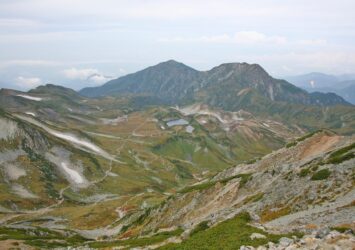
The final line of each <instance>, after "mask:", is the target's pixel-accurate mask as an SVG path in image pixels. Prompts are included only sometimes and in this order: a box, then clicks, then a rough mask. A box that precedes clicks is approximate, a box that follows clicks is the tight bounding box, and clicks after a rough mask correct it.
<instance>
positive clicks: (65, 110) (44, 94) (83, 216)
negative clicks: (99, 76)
mask: <svg viewBox="0 0 355 250" xmlns="http://www.w3.org/2000/svg"><path fill="white" fill-rule="evenodd" d="M133 85H134V87H133ZM354 130H355V109H354V106H352V105H351V104H349V103H347V102H346V101H344V100H343V99H342V98H341V97H339V96H336V95H327V94H320V95H319V96H314V95H310V94H308V93H307V92H305V91H303V90H301V89H299V88H297V87H295V86H293V85H292V84H290V83H288V82H286V81H284V80H278V79H274V78H272V77H271V76H270V75H268V74H267V73H266V71H265V70H264V69H262V68H261V67H260V66H259V65H255V64H253V65H249V64H245V63H243V64H223V65H221V66H218V67H215V68H213V69H211V70H210V71H206V72H201V71H196V70H194V69H192V68H190V67H188V66H186V65H183V64H181V63H177V62H175V61H168V62H164V63H161V64H158V65H156V66H152V67H149V68H147V69H145V70H142V71H140V72H137V73H134V74H130V75H127V76H124V77H122V78H118V79H116V80H112V81H111V82H108V83H106V84H104V85H103V86H101V87H96V89H83V90H82V91H80V92H76V91H74V90H71V89H68V88H64V87H61V86H57V85H53V84H47V85H44V86H40V87H37V88H35V89H32V90H30V91H28V92H21V91H16V90H11V89H1V90H0V168H1V171H0V185H1V190H0V224H1V227H0V232H1V233H0V234H1V235H0V240H1V242H2V243H3V244H10V245H11V244H14V245H13V246H16V245H17V246H23V247H26V248H25V249H36V248H48V249H53V248H59V249H60V248H66V247H77V248H78V249H81V248H82V249H90V248H93V249H95V248H107V249H111V248H114V247H119V249H155V248H159V249H218V247H219V246H218V245H215V244H216V240H215V239H216V237H217V238H218V237H226V238H227V239H228V240H227V241H226V243H225V245H224V246H223V249H239V248H240V247H242V246H251V247H257V246H261V245H265V244H268V243H272V244H277V242H279V240H280V239H282V238H285V237H286V238H292V237H293V236H294V237H293V238H292V239H293V241H294V242H296V241H297V240H301V239H302V237H304V235H307V234H310V233H313V232H315V231H316V230H321V229H323V228H324V227H325V226H326V227H327V228H342V229H344V230H342V232H339V234H340V233H344V231H351V230H352V232H353V231H354V230H355V228H354V222H353V219H354V215H355V211H354V195H355V194H354V174H355V173H354V170H355V168H354V166H355V162H354V154H355V148H354ZM225 232H229V233H228V234H225ZM233 234H238V235H240V238H237V239H235V238H233V237H234V236H232V235H233ZM252 235H253V237H252V238H255V237H256V238H255V240H253V239H251V238H250V237H251V236H252ZM260 235H262V236H260ZM258 237H259V238H258ZM324 237H325V236H324ZM339 237H340V236H339ZM344 237H345V236H344ZM346 237H348V238H349V241H351V240H353V238H354V237H353V234H350V236H349V235H348V234H347V235H346ZM296 239H297V240H296ZM218 244H220V243H218ZM290 244H291V243H290ZM344 244H345V243H344Z"/></svg>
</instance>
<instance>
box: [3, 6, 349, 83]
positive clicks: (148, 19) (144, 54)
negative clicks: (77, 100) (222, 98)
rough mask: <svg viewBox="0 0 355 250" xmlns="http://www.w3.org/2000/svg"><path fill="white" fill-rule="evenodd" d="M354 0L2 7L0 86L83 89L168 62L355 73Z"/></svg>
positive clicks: (282, 73) (283, 71)
mask: <svg viewBox="0 0 355 250" xmlns="http://www.w3.org/2000/svg"><path fill="white" fill-rule="evenodd" d="M354 10H355V1H354V0H337V1H334V0H331V1H330V0H312V1H309V0H287V1H286V0H252V1H251V0H248V1H247V0H231V1H229V0H218V1H217V0H215V1H210V0H201V1H200V0H179V1H177V0H175V1H169V0H129V1H123V0H96V1H93V0H47V1H46V0H1V1H0V87H1V88H5V87H6V88H15V89H19V90H28V89H31V88H34V87H36V86H38V85H41V84H46V83H54V84H59V85H64V86H67V87H71V88H73V89H76V90H78V89H81V88H82V87H85V86H97V85H101V84H103V83H105V82H107V81H108V80H110V79H113V78H117V77H119V76H122V75H125V74H128V73H133V72H136V71H138V70H141V69H143V68H145V67H148V66H151V65H154V64H157V63H159V62H162V61H167V60H170V59H174V60H177V61H180V62H183V63H184V64H186V65H189V66H191V67H193V68H195V69H198V70H209V69H211V68H212V67H214V66H217V65H219V64H222V63H227V62H248V63H258V64H260V65H261V66H262V67H264V68H265V69H266V70H267V71H268V72H269V73H270V74H271V75H273V76H275V77H283V76H289V75H298V74H303V73H309V72H324V73H328V74H350V73H352V74H353V73H355V44H354V41H355V15H354Z"/></svg>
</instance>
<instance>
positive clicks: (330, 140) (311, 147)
mask: <svg viewBox="0 0 355 250" xmlns="http://www.w3.org/2000/svg"><path fill="white" fill-rule="evenodd" d="M340 138H341V137H340V136H334V135H333V136H327V135H322V136H321V137H320V138H319V139H318V138H317V140H316V141H315V142H313V143H312V144H310V143H308V146H307V147H305V148H304V149H303V151H302V152H301V154H300V157H301V159H306V158H310V157H314V156H316V155H319V154H323V153H324V152H326V151H328V150H329V149H331V148H332V147H333V146H335V145H336V144H337V143H338V142H339V141H340Z"/></svg>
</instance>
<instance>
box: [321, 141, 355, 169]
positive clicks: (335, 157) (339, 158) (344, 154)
mask: <svg viewBox="0 0 355 250" xmlns="http://www.w3.org/2000/svg"><path fill="white" fill-rule="evenodd" d="M354 149H355V143H353V144H351V145H349V146H346V147H343V148H341V149H339V150H337V151H335V152H333V153H331V154H330V155H329V158H328V159H327V160H326V162H325V163H330V164H338V163H342V162H343V161H347V160H350V159H352V158H354V157H355V152H351V151H352V150H354Z"/></svg>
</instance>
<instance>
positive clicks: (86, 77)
mask: <svg viewBox="0 0 355 250" xmlns="http://www.w3.org/2000/svg"><path fill="white" fill-rule="evenodd" d="M63 74H64V76H65V77H66V78H68V79H71V80H81V81H87V82H89V83H90V82H91V83H93V84H103V83H105V82H107V81H109V80H112V79H113V78H114V77H112V76H106V75H104V74H102V73H100V72H99V70H97V69H93V68H87V69H77V68H70V69H66V70H63Z"/></svg>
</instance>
